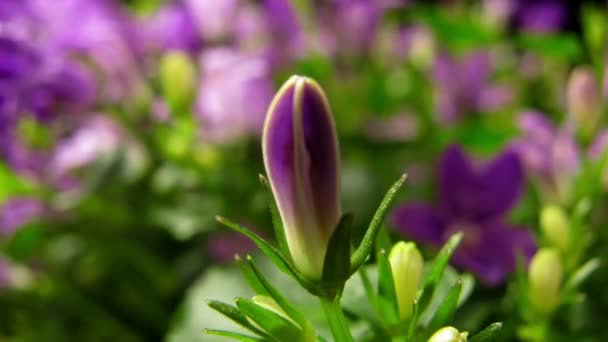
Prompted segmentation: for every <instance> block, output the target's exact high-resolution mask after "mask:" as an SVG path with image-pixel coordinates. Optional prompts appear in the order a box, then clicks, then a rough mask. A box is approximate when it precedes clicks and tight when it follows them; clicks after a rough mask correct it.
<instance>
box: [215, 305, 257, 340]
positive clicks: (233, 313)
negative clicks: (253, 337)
mask: <svg viewBox="0 0 608 342" xmlns="http://www.w3.org/2000/svg"><path fill="white" fill-rule="evenodd" d="M207 305H209V307H210V308H212V309H213V310H215V311H217V312H219V313H221V314H222V315H224V316H226V317H228V318H230V320H232V321H233V322H235V323H237V324H238V325H240V326H242V327H244V328H246V329H247V330H249V331H251V332H253V333H256V334H258V335H260V336H268V335H267V334H266V333H265V332H263V331H262V330H260V329H258V328H257V327H255V326H254V325H253V324H251V322H249V320H247V317H246V316H245V315H244V314H243V313H242V312H241V311H239V309H238V308H235V307H234V306H232V305H230V304H226V303H224V302H220V301H217V300H211V301H209V302H208V303H207Z"/></svg>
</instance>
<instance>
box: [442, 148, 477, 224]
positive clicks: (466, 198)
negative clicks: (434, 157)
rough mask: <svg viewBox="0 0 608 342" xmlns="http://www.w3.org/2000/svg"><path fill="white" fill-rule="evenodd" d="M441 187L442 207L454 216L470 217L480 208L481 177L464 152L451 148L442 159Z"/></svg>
mask: <svg viewBox="0 0 608 342" xmlns="http://www.w3.org/2000/svg"><path fill="white" fill-rule="evenodd" d="M439 187H440V196H441V200H442V206H443V207H444V208H445V209H446V211H447V212H448V213H449V214H451V215H453V216H462V215H465V216H468V215H470V214H472V213H475V212H476V211H477V209H478V207H479V201H478V199H477V198H478V196H479V193H478V189H479V177H478V176H477V175H476V174H475V170H474V169H473V165H471V161H470V160H469V158H468V157H467V156H466V155H465V153H464V151H463V150H462V149H461V148H460V147H458V146H456V145H453V146H450V147H449V148H448V149H447V150H446V151H445V152H444V154H443V156H442V157H441V161H440V165H439Z"/></svg>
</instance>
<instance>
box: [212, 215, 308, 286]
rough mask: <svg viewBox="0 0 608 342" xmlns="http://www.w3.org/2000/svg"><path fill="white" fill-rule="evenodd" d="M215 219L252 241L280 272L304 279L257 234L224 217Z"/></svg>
mask: <svg viewBox="0 0 608 342" xmlns="http://www.w3.org/2000/svg"><path fill="white" fill-rule="evenodd" d="M215 219H216V220H217V222H219V223H221V224H223V225H225V226H226V227H228V228H231V229H233V230H235V231H237V232H239V233H241V234H243V235H245V236H247V237H248V238H250V239H251V240H253V242H254V243H255V244H256V245H257V246H258V247H260V249H261V250H262V252H264V254H266V255H267V256H268V257H269V258H270V260H272V262H273V263H274V264H275V265H276V266H277V267H278V268H279V269H280V270H281V271H283V272H284V273H286V274H288V275H290V276H292V277H295V278H297V279H304V277H303V276H302V275H300V272H298V271H297V270H296V269H295V268H294V267H293V266H292V265H291V264H290V263H289V262H288V261H287V260H285V258H284V257H283V255H282V254H281V253H280V252H279V251H278V250H277V249H276V248H274V247H273V246H272V245H271V244H270V243H268V241H266V240H264V239H263V238H262V237H260V236H259V235H258V234H256V233H254V232H253V231H251V230H249V229H247V228H245V227H243V226H241V225H239V224H237V223H235V222H232V221H230V220H229V219H227V218H225V217H222V216H216V217H215Z"/></svg>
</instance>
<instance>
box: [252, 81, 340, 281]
mask: <svg viewBox="0 0 608 342" xmlns="http://www.w3.org/2000/svg"><path fill="white" fill-rule="evenodd" d="M262 149H263V153H264V165H265V166H266V172H267V173H268V178H269V180H270V185H271V187H272V192H273V194H274V197H275V200H276V201H277V206H278V208H279V212H280V214H281V219H282V221H283V226H284V229H285V236H286V239H287V245H288V247H289V251H290V253H291V257H292V260H293V262H294V264H295V266H296V267H297V268H298V269H299V270H300V271H301V272H302V273H303V274H304V275H306V276H308V277H310V278H313V279H318V278H320V276H321V273H322V270H323V261H324V259H325V253H326V249H327V244H328V242H329V239H330V237H331V235H332V233H333V231H334V229H335V227H336V225H337V223H338V220H339V218H340V213H341V208H340V193H339V184H340V181H339V177H340V176H339V173H340V163H339V149H338V140H337V134H336V128H335V123H334V120H333V117H332V114H331V110H330V108H329V103H328V101H327V98H326V97H325V94H324V93H323V90H322V89H321V87H320V86H319V85H318V84H317V83H316V82H315V81H313V80H312V79H309V78H306V77H301V76H292V77H291V78H290V79H289V80H288V81H287V82H286V83H285V84H284V85H283V87H281V89H280V90H279V92H278V93H277V95H276V96H275V97H274V99H273V101H272V103H271V104H270V108H269V110H268V114H267V116H266V123H265V126H264V133H263V141H262Z"/></svg>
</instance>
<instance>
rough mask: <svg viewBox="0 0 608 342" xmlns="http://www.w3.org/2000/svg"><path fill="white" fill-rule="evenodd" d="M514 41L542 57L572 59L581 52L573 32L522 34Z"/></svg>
mask: <svg viewBox="0 0 608 342" xmlns="http://www.w3.org/2000/svg"><path fill="white" fill-rule="evenodd" d="M516 43H517V44H518V45H519V46H520V47H521V48H523V49H527V50H532V51H534V52H536V53H538V54H540V55H541V56H543V57H553V58H563V59H573V58H577V57H578V56H580V54H581V46H580V45H579V42H578V39H577V38H576V36H575V35H573V34H554V35H538V34H524V35H521V36H519V37H517V38H516Z"/></svg>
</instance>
